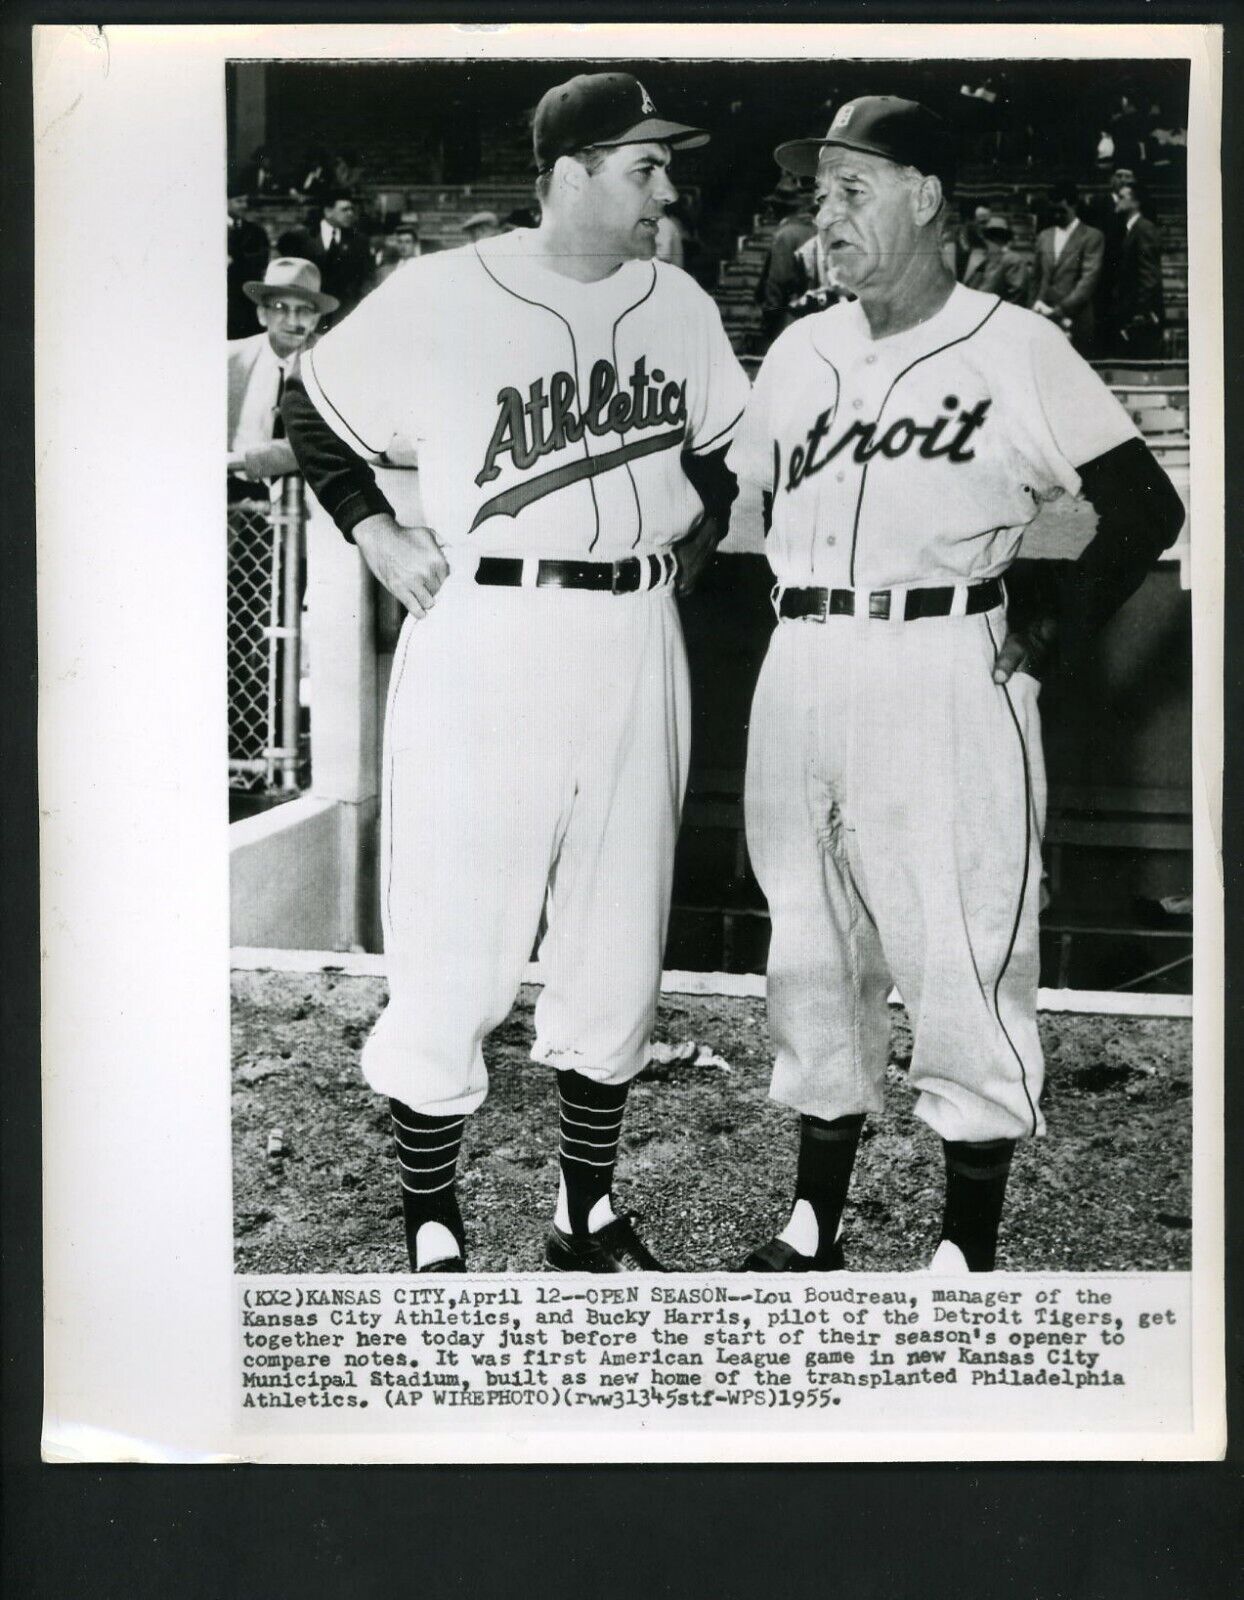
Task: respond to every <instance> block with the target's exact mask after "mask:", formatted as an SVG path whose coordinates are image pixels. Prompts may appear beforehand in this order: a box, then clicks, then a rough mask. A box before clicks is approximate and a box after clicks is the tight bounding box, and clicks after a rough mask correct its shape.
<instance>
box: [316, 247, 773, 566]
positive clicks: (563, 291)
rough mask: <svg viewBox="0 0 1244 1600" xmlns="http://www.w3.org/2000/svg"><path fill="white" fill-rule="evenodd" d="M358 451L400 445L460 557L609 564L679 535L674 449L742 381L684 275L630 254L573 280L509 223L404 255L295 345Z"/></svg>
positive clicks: (710, 444)
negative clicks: (407, 446) (314, 337)
mask: <svg viewBox="0 0 1244 1600" xmlns="http://www.w3.org/2000/svg"><path fill="white" fill-rule="evenodd" d="M302 374H303V378H304V381H305V383H306V387H307V391H308V393H309V394H310V396H311V398H312V400H313V401H314V402H315V405H316V407H317V408H318V410H319V411H320V413H321V414H322V415H323V417H324V418H325V420H326V421H327V422H328V423H329V424H330V425H331V426H332V427H333V429H334V430H335V431H336V432H337V434H338V435H339V436H340V437H341V438H342V439H343V440H345V442H346V443H347V444H349V445H350V446H351V447H352V448H353V449H354V450H355V451H357V452H358V453H359V454H361V455H363V456H364V457H365V458H367V459H368V460H371V461H376V460H379V459H380V458H382V457H383V455H384V454H385V452H386V450H387V449H388V448H389V447H390V445H392V444H393V442H394V440H395V439H396V440H401V441H403V442H406V441H413V443H414V446H415V449H416V451H417V455H418V462H419V480H420V481H419V488H420V495H421V499H422V504H423V508H424V512H425V515H426V517H427V521H428V524H429V526H431V527H432V528H433V529H434V530H435V532H436V535H437V538H438V540H439V541H440V543H441V545H442V546H443V547H444V549H445V551H446V555H447V558H448V560H449V562H450V564H451V566H452V565H453V564H454V562H455V557H456V556H461V555H463V554H470V555H503V556H527V555H539V556H554V557H558V556H560V557H568V558H580V559H582V558H587V557H590V558H591V559H593V560H598V561H611V560H618V559H621V558H623V557H626V556H628V555H630V554H632V553H633V552H634V551H636V550H641V551H644V552H648V551H652V550H659V549H661V548H662V547H663V546H666V545H669V544H671V543H673V542H674V541H676V540H678V539H681V538H682V537H683V536H684V535H685V534H686V532H687V530H688V528H689V527H690V526H691V524H692V523H693V522H694V520H695V518H696V517H697V516H698V514H699V512H700V510H701V505H700V501H699V497H698V496H697V494H696V491H695V490H694V488H693V487H692V486H691V484H690V482H689V481H688V480H687V477H686V475H685V474H684V472H683V470H682V467H681V464H680V461H679V456H680V454H681V452H682V451H683V450H690V451H693V452H696V453H704V452H708V451H711V450H713V449H720V448H721V447H722V446H723V445H724V444H726V443H727V441H728V440H729V438H730V435H731V432H732V430H733V428H734V427H735V425H736V424H737V422H738V420H739V417H740V415H741V413H742V410H743V407H744V404H745V403H746V401H747V396H748V385H747V378H746V376H745V374H744V373H743V371H742V369H741V367H740V366H739V363H738V361H737V360H736V358H735V355H734V352H733V350H732V349H731V347H730V344H729V341H728V340H727V338H726V335H725V332H724V330H723V328H722V325H721V318H720V316H719V314H718V311H717V308H716V306H715V305H714V304H713V302H712V301H711V300H710V299H709V297H708V296H707V295H706V294H705V293H704V291H703V290H702V289H700V288H699V286H698V285H697V284H696V283H695V282H694V281H693V280H692V279H691V278H689V277H688V276H687V275H686V274H685V273H683V272H680V271H679V270H678V269H677V268H674V267H669V266H667V265H665V264H664V263H663V262H658V261H630V262H626V263H624V264H623V266H621V267H620V268H619V269H618V270H617V271H616V272H615V273H614V274H613V275H612V276H611V277H610V278H608V279H606V280H603V281H598V282H595V283H579V282H577V281H575V280H573V279H570V278H566V277H563V276H562V275H561V274H559V273H556V272H553V271H552V270H551V269H549V268H547V267H545V266H543V265H542V264H541V263H540V262H539V261H538V260H537V259H536V258H535V256H534V255H533V253H532V250H531V244H530V235H529V234H527V233H525V232H522V231H520V232H517V233H510V234H503V235H501V236H499V237H497V238H495V239H488V240H485V241H482V242H480V243H479V244H477V245H472V246H468V247H466V248H464V249H461V250H450V251H444V252H442V253H440V254H436V255H431V256H427V257H423V258H421V259H419V260H418V261H413V262H410V263H409V264H408V265H407V266H406V268H405V269H404V270H403V271H401V272H397V273H394V274H393V275H392V277H390V278H389V279H388V280H387V281H386V282H385V283H384V284H383V285H382V286H381V287H380V288H379V289H377V290H376V291H375V292H374V293H373V294H372V295H370V296H369V297H368V298H367V299H366V300H364V301H363V302H362V304H361V305H360V306H359V307H358V309H357V310H355V311H354V312H352V313H351V315H350V316H349V317H348V318H346V320H345V321H344V322H343V323H342V324H341V325H340V326H339V327H337V328H334V329H333V330H332V332H330V333H329V334H327V335H326V336H325V338H323V339H322V340H321V341H320V342H319V344H318V345H316V347H315V349H314V350H313V351H312V352H310V353H309V355H308V356H307V357H305V358H304V360H303V363H302Z"/></svg>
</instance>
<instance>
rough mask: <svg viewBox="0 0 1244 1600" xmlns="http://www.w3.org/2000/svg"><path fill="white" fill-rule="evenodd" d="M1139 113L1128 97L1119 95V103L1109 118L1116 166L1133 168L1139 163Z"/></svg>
mask: <svg viewBox="0 0 1244 1600" xmlns="http://www.w3.org/2000/svg"><path fill="white" fill-rule="evenodd" d="M1140 135H1141V121H1140V112H1139V111H1138V110H1137V109H1136V107H1135V105H1133V103H1132V100H1131V98H1130V96H1128V95H1125V94H1121V95H1120V96H1119V103H1118V105H1117V106H1116V108H1115V110H1114V111H1113V112H1112V113H1111V117H1110V136H1111V138H1112V139H1113V140H1114V159H1115V163H1116V165H1117V166H1120V167H1134V166H1136V165H1137V164H1138V162H1139V161H1140Z"/></svg>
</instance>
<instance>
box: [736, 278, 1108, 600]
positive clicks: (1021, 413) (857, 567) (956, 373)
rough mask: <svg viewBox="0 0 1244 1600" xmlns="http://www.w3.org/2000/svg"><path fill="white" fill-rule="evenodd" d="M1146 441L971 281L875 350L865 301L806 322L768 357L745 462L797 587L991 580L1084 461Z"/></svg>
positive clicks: (1056, 335) (1024, 317) (1029, 317)
mask: <svg viewBox="0 0 1244 1600" xmlns="http://www.w3.org/2000/svg"><path fill="white" fill-rule="evenodd" d="M1134 437H1136V429H1135V427H1134V426H1133V424H1132V422H1131V419H1130V418H1129V417H1128V415H1127V413H1126V412H1125V411H1124V410H1123V408H1122V406H1120V405H1119V403H1118V401H1117V400H1116V399H1115V398H1114V396H1113V395H1112V394H1111V393H1110V391H1109V390H1108V389H1107V388H1106V386H1105V385H1104V384H1103V383H1102V382H1101V380H1100V379H1099V378H1098V377H1097V375H1096V373H1094V372H1093V370H1092V368H1091V367H1089V366H1088V364H1087V363H1086V362H1085V361H1084V360H1083V359H1082V358H1081V357H1080V356H1079V355H1077V354H1076V352H1075V351H1074V350H1073V349H1072V347H1071V345H1070V343H1069V342H1068V340H1067V339H1066V338H1065V337H1064V335H1063V334H1062V333H1060V332H1059V330H1058V329H1057V328H1055V327H1053V326H1052V325H1051V324H1050V323H1049V322H1047V321H1046V320H1045V319H1044V318H1042V317H1039V316H1037V315H1035V314H1034V313H1033V312H1030V311H1024V310H1021V309H1020V308H1019V307H1017V306H1012V305H1007V304H1004V303H1003V302H1001V301H999V300H998V299H997V298H996V297H995V296H994V295H989V294H982V293H980V292H979V291H977V290H975V289H967V288H964V287H963V286H962V285H961V284H957V285H956V286H955V288H954V289H953V290H952V291H951V294H950V297H949V299H948V300H947V302H946V304H945V305H944V306H943V307H942V309H941V310H940V311H939V312H938V313H937V314H936V315H935V316H933V317H930V318H929V319H928V320H927V321H926V322H922V323H920V324H919V325H918V326H917V327H914V328H909V329H907V330H905V331H904V332H901V333H896V334H892V335H890V336H889V337H887V338H882V339H874V338H872V336H871V335H870V333H869V329H868V322H867V318H866V317H865V315H864V311H863V309H862V307H861V306H860V304H859V302H858V301H849V302H843V303H841V304H839V305H836V306H833V307H831V308H830V309H829V310H828V311H824V312H821V313H819V314H818V315H816V316H812V317H808V318H805V319H804V320H802V321H800V322H796V323H794V324H793V325H792V326H791V327H790V328H788V329H787V330H786V332H785V333H783V335H782V336H781V338H780V339H779V340H778V341H777V342H776V343H775V344H774V346H773V348H772V349H771V350H770V351H769V354H768V355H767V356H766V357H765V361H764V364H763V366H762V367H761V370H760V374H759V376H758V378H757V380H756V386H755V389H754V391H753V395H752V399H751V402H750V404H749V406H748V408H747V412H746V414H745V416H744V419H743V422H742V424H741V426H740V427H739V430H738V433H737V434H736V437H735V440H734V444H733V445H732V447H731V451H730V457H729V460H730V465H731V466H732V467H733V469H734V471H735V472H736V473H737V474H738V476H739V477H740V478H741V479H746V480H748V481H750V482H751V483H753V484H755V485H758V486H759V487H760V488H761V489H762V490H763V491H765V492H767V493H772V495H773V519H772V527H771V529H770V532H769V536H768V541H767V554H768V556H769V560H770V563H771V565H772V567H773V570H774V572H775V573H776V575H777V577H778V579H779V580H780V581H781V582H782V583H784V584H794V585H798V584H818V585H824V586H827V587H831V588H833V587H837V588H861V589H884V588H897V587H902V586H907V585H916V586H920V585H939V584H953V583H964V582H981V581H983V580H985V579H987V578H991V577H996V576H998V575H999V574H1000V573H1002V572H1004V571H1005V570H1006V568H1007V567H1008V566H1009V565H1010V563H1011V562H1012V561H1013V560H1014V558H1015V555H1016V552H1017V550H1018V548H1019V543H1020V539H1021V537H1022V535H1023V531H1024V528H1025V527H1026V526H1027V524H1028V523H1029V522H1031V521H1032V520H1033V519H1034V517H1035V516H1036V515H1037V513H1038V511H1039V510H1040V508H1041V504H1042V502H1043V501H1045V500H1048V499H1053V498H1055V497H1056V496H1057V495H1059V494H1062V493H1069V494H1076V493H1078V492H1079V488H1080V479H1079V475H1078V473H1077V471H1076V466H1077V464H1083V463H1084V462H1086V461H1091V460H1092V459H1093V458H1094V457H1095V456H1099V455H1101V454H1102V453H1103V452H1104V451H1106V450H1110V449H1113V448H1114V447H1115V446H1116V445H1119V444H1122V443H1123V442H1124V441H1125V440H1127V439H1131V438H1134Z"/></svg>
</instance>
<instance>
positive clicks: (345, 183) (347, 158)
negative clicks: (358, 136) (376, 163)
mask: <svg viewBox="0 0 1244 1600" xmlns="http://www.w3.org/2000/svg"><path fill="white" fill-rule="evenodd" d="M362 182H363V163H362V162H361V161H360V160H359V154H358V151H357V150H343V151H342V152H341V154H340V155H339V156H338V157H337V158H336V159H335V160H334V162H333V184H334V185H335V187H336V188H338V189H341V190H345V191H346V192H348V193H349V194H357V193H358V191H359V186H360V184H361V183H362Z"/></svg>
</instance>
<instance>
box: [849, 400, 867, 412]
mask: <svg viewBox="0 0 1244 1600" xmlns="http://www.w3.org/2000/svg"><path fill="white" fill-rule="evenodd" d="M851 409H852V410H853V411H862V410H863V409H864V402H863V401H862V400H852V402H851Z"/></svg>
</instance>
